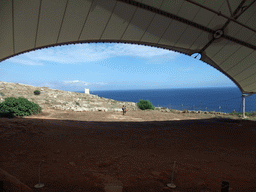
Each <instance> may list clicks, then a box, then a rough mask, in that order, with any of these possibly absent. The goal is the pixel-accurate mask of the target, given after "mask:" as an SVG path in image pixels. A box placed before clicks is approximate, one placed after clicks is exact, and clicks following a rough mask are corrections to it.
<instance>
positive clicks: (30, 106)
mask: <svg viewBox="0 0 256 192" xmlns="http://www.w3.org/2000/svg"><path fill="white" fill-rule="evenodd" d="M41 111H42V108H41V107H40V106H39V105H38V104H36V103H33V102H30V101H29V100H27V99H26V98H23V97H19V98H14V97H8V98H6V99H5V101H4V102H2V103H0V117H14V116H20V117H23V116H29V115H32V114H37V113H40V112H41Z"/></svg>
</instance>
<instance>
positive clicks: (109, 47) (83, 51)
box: [9, 43, 179, 65]
mask: <svg viewBox="0 0 256 192" xmlns="http://www.w3.org/2000/svg"><path fill="white" fill-rule="evenodd" d="M122 56H131V57H138V58H142V59H146V60H148V61H149V62H151V61H152V62H157V61H159V62H161V61H162V58H163V57H164V58H165V59H167V60H168V61H170V60H172V59H174V58H176V57H178V56H179V53H176V52H173V51H169V50H165V49H160V48H155V47H149V46H143V45H133V44H121V43H119V44H118V43H112V44H111V43H91V44H77V45H63V46H57V47H50V48H46V49H40V50H36V51H32V52H29V53H25V54H22V55H19V56H16V57H14V58H11V59H9V61H10V62H13V63H18V64H23V65H43V63H45V62H51V63H61V64H76V63H89V62H97V61H101V60H105V59H109V58H114V57H122Z"/></svg>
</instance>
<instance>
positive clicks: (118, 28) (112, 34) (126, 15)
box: [102, 2, 136, 40]
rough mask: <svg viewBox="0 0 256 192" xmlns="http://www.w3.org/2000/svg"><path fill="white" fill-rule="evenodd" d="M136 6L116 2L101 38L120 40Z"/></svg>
mask: <svg viewBox="0 0 256 192" xmlns="http://www.w3.org/2000/svg"><path fill="white" fill-rule="evenodd" d="M135 11H136V7H133V6H130V5H128V4H124V3H121V2H117V5H116V7H115V9H114V13H113V14H112V16H111V19H110V20H109V22H108V25H107V27H106V29H105V32H104V34H103V35H102V39H106V40H120V39H121V38H122V36H123V34H124V32H125V30H126V28H127V27H128V24H129V22H130V21H131V19H132V17H133V14H134V13H135Z"/></svg>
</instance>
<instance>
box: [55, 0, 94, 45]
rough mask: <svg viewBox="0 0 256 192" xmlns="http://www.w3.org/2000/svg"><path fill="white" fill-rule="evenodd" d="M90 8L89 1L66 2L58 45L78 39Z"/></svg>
mask: <svg viewBox="0 0 256 192" xmlns="http://www.w3.org/2000/svg"><path fill="white" fill-rule="evenodd" d="M90 6H91V2H90V1H84V0H76V1H68V6H67V9H66V13H65V17H64V19H63V23H62V27H61V31H60V35H59V39H58V43H63V42H70V41H74V39H75V40H78V39H79V36H80V34H81V31H82V29H83V25H84V22H85V20H86V17H87V15H88V13H89V9H90Z"/></svg>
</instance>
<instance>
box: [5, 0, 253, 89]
mask: <svg viewBox="0 0 256 192" xmlns="http://www.w3.org/2000/svg"><path fill="white" fill-rule="evenodd" d="M255 1H256V0H136V1H133V0H26V1H24V0H1V1H0V61H3V60H5V59H7V58H10V57H13V56H15V55H18V54H21V53H24V52H28V51H31V50H36V49H41V48H46V47H49V46H56V45H63V44H74V43H84V42H87V43H88V42H122V43H135V44H141V45H149V46H155V47H161V48H166V49H169V50H174V51H178V52H180V53H184V54H188V55H192V54H194V53H199V54H201V60H202V61H204V62H206V63H208V64H209V65H211V66H213V67H215V68H216V69H218V70H219V71H221V72H222V73H224V74H225V75H226V76H228V77H229V78H230V79H231V80H232V81H233V82H234V83H235V84H236V85H237V86H238V87H239V88H240V90H241V91H242V93H248V94H253V93H256V3H255Z"/></svg>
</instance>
